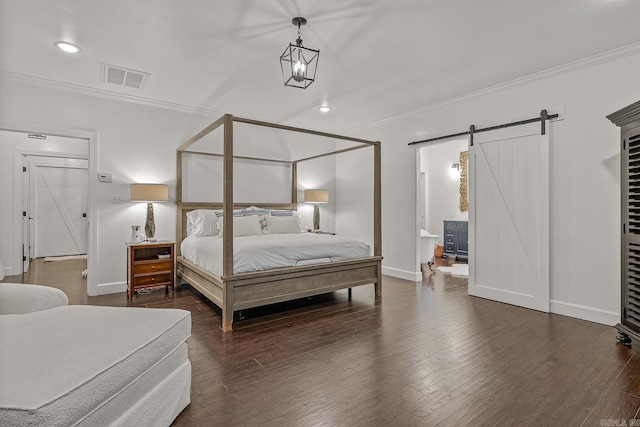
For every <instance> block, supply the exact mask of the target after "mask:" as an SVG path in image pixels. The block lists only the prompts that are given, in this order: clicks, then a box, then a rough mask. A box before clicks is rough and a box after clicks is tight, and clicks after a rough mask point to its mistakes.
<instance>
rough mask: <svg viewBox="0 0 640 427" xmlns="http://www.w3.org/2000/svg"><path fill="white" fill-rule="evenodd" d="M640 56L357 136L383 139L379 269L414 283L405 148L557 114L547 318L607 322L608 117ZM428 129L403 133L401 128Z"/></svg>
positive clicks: (614, 255) (612, 157)
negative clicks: (549, 315)
mask: <svg viewBox="0 0 640 427" xmlns="http://www.w3.org/2000/svg"><path fill="white" fill-rule="evenodd" d="M638 69H640V55H637V54H636V55H633V56H627V57H619V58H617V59H615V60H610V61H608V62H601V63H595V64H592V65H589V66H583V67H581V68H576V69H573V70H572V71H565V72H562V73H556V74H551V75H549V76H547V77H544V78H540V79H535V80H530V81H529V80H527V81H522V82H519V83H517V84H516V83H514V84H512V85H505V86H504V87H503V88H500V89H496V90H493V91H486V92H485V93H483V94H477V95H476V96H468V97H466V98H464V99H460V100H459V101H457V102H451V103H448V104H443V105H442V106H438V107H434V108H431V109H426V110H425V111H424V112H421V113H419V114H415V115H412V116H410V117H404V118H402V119H398V120H395V121H393V122H388V123H384V124H382V125H380V126H378V127H372V128H369V129H366V130H364V131H361V132H359V134H358V136H360V137H364V138H370V139H379V140H381V141H382V163H383V173H382V182H383V196H382V197H383V201H384V209H383V242H384V246H383V248H384V249H383V255H384V260H383V266H384V268H385V272H386V273H388V274H389V273H395V274H396V275H398V276H400V277H402V276H403V275H404V276H411V275H412V274H413V275H415V276H416V277H420V276H419V275H418V273H419V265H418V259H417V258H416V244H415V239H416V235H417V232H416V228H417V224H416V182H417V173H416V163H417V162H416V159H415V155H416V154H415V150H414V149H411V148H408V147H407V143H408V142H410V141H411V140H418V139H425V138H427V137H430V136H440V135H445V134H448V133H453V132H460V131H463V130H465V129H468V127H469V125H470V124H475V125H476V127H486V126H490V125H495V124H500V123H504V122H509V121H512V120H519V119H525V118H530V117H532V116H536V115H538V114H539V112H540V110H542V109H543V108H547V109H549V111H550V112H551V113H553V112H558V111H560V112H564V115H565V117H564V120H562V121H558V122H554V123H553V124H552V125H551V129H550V132H551V134H550V135H551V148H550V175H551V176H550V186H551V188H550V197H551V200H550V234H551V235H550V260H551V261H550V276H551V277H550V283H551V285H550V286H551V289H550V298H551V310H552V312H555V313H560V314H566V315H570V316H573V317H577V318H582V319H586V320H592V321H596V322H601V323H606V324H614V323H616V322H617V321H618V320H619V312H620V289H619V286H620V285H619V283H620V208H619V205H620V195H619V193H620V181H619V153H620V148H619V129H618V128H617V127H616V126H614V125H613V124H611V123H610V122H609V121H608V120H607V119H606V118H605V116H606V115H608V114H610V113H612V112H614V111H616V110H618V109H620V108H622V107H625V106H626V105H629V104H631V103H633V102H636V101H637V100H638V97H639V92H638V90H637V87H638V78H637V70H638ZM415 128H417V129H428V130H429V132H428V135H425V134H424V133H423V134H422V135H420V136H415V135H407V132H406V131H405V129H415Z"/></svg>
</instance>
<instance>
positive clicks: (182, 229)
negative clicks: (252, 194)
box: [176, 202, 297, 255]
mask: <svg viewBox="0 0 640 427" xmlns="http://www.w3.org/2000/svg"><path fill="white" fill-rule="evenodd" d="M176 206H177V209H178V212H177V215H176V242H177V245H176V246H177V247H176V250H177V251H178V252H177V254H178V255H180V243H181V242H182V240H184V239H185V238H186V237H187V212H191V211H194V210H196V209H216V210H219V209H222V202H178V203H176ZM251 206H255V207H258V208H263V209H291V210H296V209H297V204H295V203H234V204H233V208H234V209H243V208H248V207H251Z"/></svg>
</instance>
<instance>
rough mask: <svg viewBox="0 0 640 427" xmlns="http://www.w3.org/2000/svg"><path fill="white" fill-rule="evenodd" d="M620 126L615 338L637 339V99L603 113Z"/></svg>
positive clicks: (639, 267)
mask: <svg viewBox="0 0 640 427" xmlns="http://www.w3.org/2000/svg"><path fill="white" fill-rule="evenodd" d="M607 118H608V119H609V120H611V121H612V122H613V123H614V124H616V125H618V126H620V128H621V148H622V150H621V155H620V160H621V165H620V196H621V200H620V201H621V203H620V208H621V209H620V210H621V212H620V213H621V217H622V218H621V220H622V224H621V227H620V229H621V244H622V248H621V256H622V259H621V270H622V271H621V273H622V274H621V284H620V285H621V286H620V291H621V298H620V299H621V301H620V302H621V307H620V308H621V310H620V311H621V319H620V323H618V324H617V325H616V329H618V332H619V336H618V340H619V341H620V342H623V343H625V344H631V340H632V339H634V340H636V341H640V101H638V102H636V103H634V104H632V105H629V106H628V107H625V108H623V109H621V110H618V111H616V112H615V113H612V114H610V115H608V116H607Z"/></svg>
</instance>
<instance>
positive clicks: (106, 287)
mask: <svg viewBox="0 0 640 427" xmlns="http://www.w3.org/2000/svg"><path fill="white" fill-rule="evenodd" d="M118 292H127V282H114V283H99V284H98V295H107V294H117V293H118Z"/></svg>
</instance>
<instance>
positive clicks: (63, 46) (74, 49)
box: [56, 42, 82, 53]
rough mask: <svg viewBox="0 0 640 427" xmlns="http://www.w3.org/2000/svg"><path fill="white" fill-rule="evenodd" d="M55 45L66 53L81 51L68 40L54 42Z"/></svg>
mask: <svg viewBox="0 0 640 427" xmlns="http://www.w3.org/2000/svg"><path fill="white" fill-rule="evenodd" d="M56 46H57V47H58V49H60V50H64V51H65V52H67V53H78V52H81V51H82V49H80V48H79V47H78V46H76V45H74V44H71V43H69V42H56Z"/></svg>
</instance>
